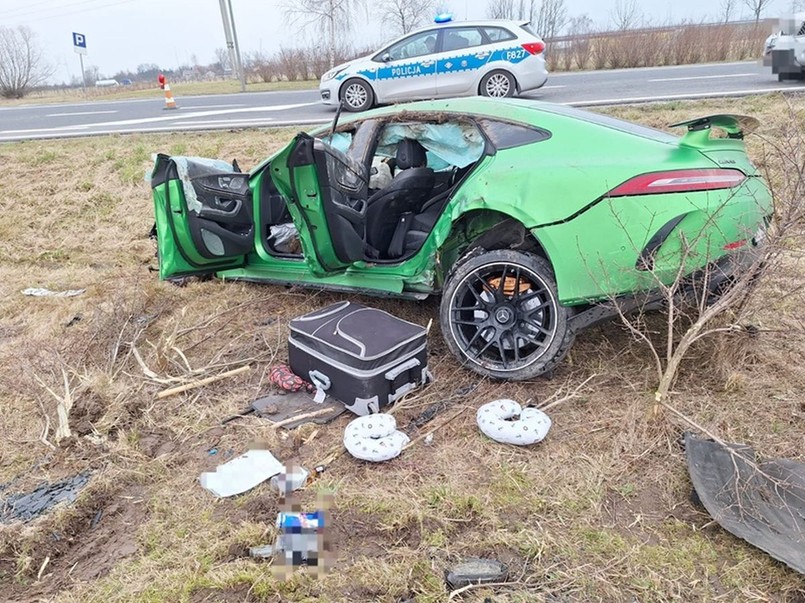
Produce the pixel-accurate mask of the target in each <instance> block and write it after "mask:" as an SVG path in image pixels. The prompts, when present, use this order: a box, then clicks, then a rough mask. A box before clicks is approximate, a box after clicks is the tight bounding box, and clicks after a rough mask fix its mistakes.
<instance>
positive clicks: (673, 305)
mask: <svg viewBox="0 0 805 603" xmlns="http://www.w3.org/2000/svg"><path fill="white" fill-rule="evenodd" d="M802 122H803V119H802V116H801V115H798V114H797V113H796V111H795V110H794V109H793V108H792V109H791V110H790V114H789V116H788V119H787V121H786V123H785V125H784V126H783V128H782V129H783V132H781V134H782V135H781V136H775V137H774V138H763V140H762V143H763V158H762V159H761V161H760V162H759V163H760V165H761V166H766V169H765V172H766V174H765V176H766V179H767V181H768V182H769V186H770V189H771V192H772V196H773V216H772V219H771V222H770V223H769V224H768V229H767V232H766V237H765V238H766V240H765V242H764V243H763V244H762V245H760V246H759V247H756V248H755V249H754V250H753V252H752V256H751V263H750V264H749V265H747V266H744V267H743V268H742V269H741V270H740V271H736V272H735V273H734V274H733V275H732V278H731V280H729V281H727V282H725V283H724V284H723V286H719V289H718V292H717V294H716V295H714V294H713V292H712V284H713V283H714V282H715V281H714V279H716V278H717V275H718V271H719V269H718V268H717V267H715V266H714V265H713V264H712V263H707V264H706V267H705V268H704V269H702V270H701V271H699V272H698V273H696V275H695V276H694V277H690V276H687V272H688V269H687V266H688V265H689V264H690V263H691V262H699V263H700V262H701V257H700V256H699V257H696V253H698V252H697V251H695V250H696V249H697V248H698V249H701V248H702V247H703V246H704V247H707V248H709V247H708V246H709V244H710V241H709V240H705V239H699V240H693V241H684V240H683V241H682V251H681V253H680V260H679V267H678V270H677V271H676V278H674V279H672V280H671V282H670V283H669V279H668V277H667V274H666V275H665V276H662V275H661V274H659V273H657V272H655V271H654V268H653V267H651V269H650V270H648V272H649V273H650V275H651V279H652V280H653V282H654V284H655V286H656V289H655V291H656V292H657V294H658V295H659V297H658V298H657V297H652V296H649V298H647V299H646V305H644V306H643V308H642V309H643V310H647V309H649V308H656V307H657V306H658V304H659V306H661V307H662V312H663V314H662V317H663V318H662V321H661V323H662V324H661V326H659V327H658V326H657V323H654V322H652V321H651V320H649V317H647V316H646V314H645V312H644V311H639V312H637V313H633V314H630V313H629V312H628V311H625V310H624V309H623V306H622V305H621V302H620V301H618V300H614V299H613V300H612V303H613V304H614V306H615V308H616V309H617V310H618V312H619V315H620V318H621V320H622V322H623V324H624V325H625V326H626V328H627V329H628V330H629V332H630V333H631V334H632V335H633V336H634V338H635V339H636V340H637V341H640V342H643V343H644V344H645V345H646V346H647V347H648V349H649V350H650V352H651V355H652V357H653V359H654V363H655V368H656V371H657V383H658V385H657V389H656V392H655V400H656V402H657V403H658V404H659V403H662V404H664V403H665V402H666V401H667V400H668V398H669V396H670V394H671V389H672V387H673V385H674V382H675V381H676V379H677V377H678V375H679V372H680V369H681V365H682V363H683V360H685V359H686V357H687V356H688V355H689V354H690V353H691V351H692V349H693V348H694V347H695V346H697V345H698V344H699V343H700V342H701V341H703V340H706V339H713V338H716V337H730V336H735V335H736V334H744V333H746V327H745V326H744V325H745V324H746V322H747V321H748V320H749V319H750V318H751V313H752V302H753V301H754V296H755V293H756V291H757V290H758V286H759V284H760V283H762V282H763V281H764V280H766V279H767V278H768V277H769V276H770V275H772V274H774V273H775V272H776V271H778V270H784V269H785V263H786V258H787V257H788V256H790V255H791V254H792V253H798V252H796V251H793V250H797V249H802V247H803V244H805V204H803V203H802V201H801V200H802V199H803V198H805V131H803V128H802V125H803V124H802ZM769 166H774V167H773V168H772V169H769ZM727 203H728V201H727V202H725V203H724V205H722V206H721V207H719V208H715V209H714V210H713V211H711V212H710V213H711V214H712V215H713V217H715V216H717V215H718V214H719V212H721V211H723V210H724V207H725V206H726V204H727ZM616 219H617V215H616ZM711 219H712V218H711ZM754 234H755V233H747V234H746V236H747V237H752V236H753V235H754ZM702 236H705V235H704V234H703V235H702ZM705 259H706V258H705ZM797 289H798V290H799V291H800V292H801V289H802V287H801V285H799V284H797V285H796V287H795V289H794V290H793V291H792V292H789V293H793V292H795V291H796V290H797ZM647 325H651V326H647Z"/></svg>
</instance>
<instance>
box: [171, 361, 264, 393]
mask: <svg viewBox="0 0 805 603" xmlns="http://www.w3.org/2000/svg"><path fill="white" fill-rule="evenodd" d="M251 368H252V367H251V366H249V365H248V364H247V365H246V366H242V367H240V368H236V369H232V370H231V371H226V372H225V373H221V374H220V375H213V376H212V377H207V378H206V379H201V380H200V381H194V382H193V383H185V384H184V385H179V386H177V387H171V388H169V389H166V390H163V391H161V392H159V393H158V394H157V400H161V399H162V398H167V397H169V396H175V395H176V394H181V393H184V392H186V391H189V390H191V389H196V388H199V387H203V386H205V385H209V384H210V383H215V382H216V381H220V380H221V379H226V378H227V377H234V376H235V375H240V374H243V373H248V372H249V371H250V370H251Z"/></svg>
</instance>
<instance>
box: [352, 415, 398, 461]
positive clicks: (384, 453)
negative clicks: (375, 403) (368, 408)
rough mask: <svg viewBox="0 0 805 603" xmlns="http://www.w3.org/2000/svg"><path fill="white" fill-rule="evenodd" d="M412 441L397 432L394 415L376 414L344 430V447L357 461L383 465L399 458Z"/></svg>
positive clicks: (360, 419)
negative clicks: (384, 462)
mask: <svg viewBox="0 0 805 603" xmlns="http://www.w3.org/2000/svg"><path fill="white" fill-rule="evenodd" d="M408 442H410V439H409V438H408V436H407V435H405V434H404V433H403V432H402V431H397V420H396V419H395V418H394V417H393V416H392V415H387V414H375V415H366V416H365V417H358V418H357V419H355V420H353V421H352V422H350V424H349V425H347V428H346V430H344V446H346V448H347V451H348V452H349V453H350V454H351V455H352V456H354V457H355V458H356V459H361V460H362V461H371V462H373V463H382V462H383V461H388V460H391V459H393V458H394V457H397V456H399V455H400V453H401V452H402V449H403V447H404V446H405V445H406V444H407V443H408Z"/></svg>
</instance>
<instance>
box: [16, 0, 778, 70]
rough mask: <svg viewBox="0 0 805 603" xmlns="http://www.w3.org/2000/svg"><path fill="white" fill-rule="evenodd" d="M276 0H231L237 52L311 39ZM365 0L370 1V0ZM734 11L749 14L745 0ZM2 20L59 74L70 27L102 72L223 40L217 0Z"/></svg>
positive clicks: (71, 58) (714, 1) (689, 2)
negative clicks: (21, 28) (36, 46)
mask: <svg viewBox="0 0 805 603" xmlns="http://www.w3.org/2000/svg"><path fill="white" fill-rule="evenodd" d="M635 1H636V2H637V4H638V5H639V6H640V9H641V10H642V11H643V13H644V15H645V16H646V17H647V18H648V19H650V20H652V21H654V22H663V21H668V20H671V21H679V20H682V19H688V20H703V19H711V18H714V17H715V16H716V15H717V14H718V13H719V12H720V9H719V6H720V4H721V0H635ZM280 2H281V0H232V3H233V7H234V13H235V21H236V24H237V33H238V37H239V41H240V47H241V51H242V52H243V53H246V52H248V51H251V50H260V49H262V50H266V51H271V50H276V49H278V48H279V47H280V46H283V45H287V46H293V45H299V44H301V43H304V41H305V40H307V41H308V42H307V43H312V41H313V40H315V37H314V36H315V32H312V31H310V32H299V31H298V30H297V28H294V27H292V26H291V25H290V24H289V23H288V19H287V18H286V17H285V16H284V15H283V13H282V10H281V9H280ZM615 2H616V0H565V4H566V6H567V11H568V16H571V17H572V16H576V15H580V14H587V15H589V16H590V17H591V18H592V19H593V21H594V22H595V23H596V25H598V26H600V27H607V26H608V25H610V23H611V22H610V14H611V13H612V10H613V7H614V6H615ZM369 4H370V5H371V4H372V1H371V0H370V2H369ZM738 4H739V5H740V6H739V11H740V12H741V13H743V14H745V15H747V16H748V12H747V10H746V8H745V6H744V5H743V0H738ZM445 5H446V7H447V8H448V9H449V10H450V11H451V12H452V13H453V14H454V16H455V18H457V19H464V18H470V19H474V18H483V17H484V16H485V11H486V1H485V0H447V1H446V2H445ZM790 5H791V0H772V4H771V6H770V8H769V9H768V11H767V12H766V13H765V15H766V16H778V13H779V12H780V11H784V10H787V9H788V8H789V7H790ZM0 25H4V26H17V25H27V26H29V27H30V28H31V29H32V30H33V31H34V32H35V33H36V34H37V35H38V40H39V42H40V43H41V45H42V47H43V49H44V51H45V53H46V55H47V58H48V60H49V61H50V62H51V63H52V64H54V65H56V66H57V72H56V75H55V78H54V79H55V80H56V81H69V80H70V78H71V77H72V76H77V75H80V73H81V71H80V67H79V61H78V55H76V54H75V53H74V52H73V47H72V35H71V32H74V31H76V32H79V33H83V34H84V35H85V36H86V39H87V47H88V55H87V57H86V58H85V65H97V66H98V67H99V68H100V71H101V73H102V74H105V75H113V74H114V73H116V72H117V71H120V70H121V69H131V70H134V69H136V67H137V65H140V64H142V63H156V64H158V65H160V66H161V67H163V68H171V67H175V66H176V65H178V64H190V63H191V62H192V59H193V57H195V58H196V59H197V60H198V61H199V62H200V63H202V64H206V63H211V62H213V61H214V60H215V58H214V57H215V49H216V48H219V47H223V46H225V43H224V34H223V27H222V25H221V13H220V9H219V3H218V1H216V0H0ZM355 32H356V33H355V34H354V35H355V37H356V38H359V40H360V46H366V45H379V44H380V43H382V42H383V41H385V39H387V38H388V37H389V35H388V33H387V32H383V31H382V30H381V29H380V28H379V27H378V26H376V25H373V24H372V23H371V21H370V22H368V23H367V20H366V17H365V16H363V17H361V18H360V20H359V22H357V23H356V24H355Z"/></svg>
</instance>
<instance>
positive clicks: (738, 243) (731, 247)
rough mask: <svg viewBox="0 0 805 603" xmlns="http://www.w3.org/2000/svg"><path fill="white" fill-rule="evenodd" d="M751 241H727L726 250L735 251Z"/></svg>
mask: <svg viewBox="0 0 805 603" xmlns="http://www.w3.org/2000/svg"><path fill="white" fill-rule="evenodd" d="M748 242H749V241H748V240H746V239H744V240H742V241H735V242H734V243H727V244H726V245H724V251H735V250H736V249H740V248H741V247H743V246H744V245H746V244H747V243H748Z"/></svg>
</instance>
